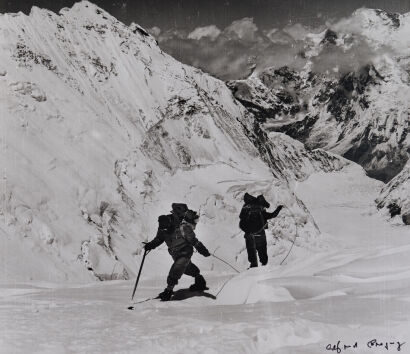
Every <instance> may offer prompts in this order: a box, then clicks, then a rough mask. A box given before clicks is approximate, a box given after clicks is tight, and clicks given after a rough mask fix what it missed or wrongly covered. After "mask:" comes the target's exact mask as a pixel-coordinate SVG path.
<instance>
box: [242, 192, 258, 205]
mask: <svg viewBox="0 0 410 354" xmlns="http://www.w3.org/2000/svg"><path fill="white" fill-rule="evenodd" d="M243 201H244V202H245V204H253V203H255V202H256V198H255V197H254V196H253V195H250V194H249V193H245V195H244V196H243Z"/></svg>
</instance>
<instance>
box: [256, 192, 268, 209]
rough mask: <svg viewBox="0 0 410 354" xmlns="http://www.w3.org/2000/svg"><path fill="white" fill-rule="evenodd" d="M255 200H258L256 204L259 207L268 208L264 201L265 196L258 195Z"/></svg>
mask: <svg viewBox="0 0 410 354" xmlns="http://www.w3.org/2000/svg"><path fill="white" fill-rule="evenodd" d="M256 200H257V201H258V204H259V205H260V206H261V207H264V208H269V207H270V204H269V203H268V202H267V201H266V199H265V197H264V196H263V195H262V194H260V195H258V196H257V197H256Z"/></svg>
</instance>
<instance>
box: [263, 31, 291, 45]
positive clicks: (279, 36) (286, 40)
mask: <svg viewBox="0 0 410 354" xmlns="http://www.w3.org/2000/svg"><path fill="white" fill-rule="evenodd" d="M264 34H265V35H266V37H268V38H269V39H270V41H271V42H272V43H274V44H281V45H286V44H291V43H293V42H294V39H293V37H292V36H291V35H289V34H288V33H286V32H284V31H282V30H280V29H278V28H273V29H271V30H268V31H265V32H264Z"/></svg>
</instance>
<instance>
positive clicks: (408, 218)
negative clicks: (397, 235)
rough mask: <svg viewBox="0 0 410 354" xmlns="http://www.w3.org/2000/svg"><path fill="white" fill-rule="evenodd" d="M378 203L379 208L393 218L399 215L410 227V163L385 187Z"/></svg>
mask: <svg viewBox="0 0 410 354" xmlns="http://www.w3.org/2000/svg"><path fill="white" fill-rule="evenodd" d="M376 202H377V206H378V208H385V209H386V210H387V211H388V212H389V213H390V216H391V217H394V216H397V215H398V216H400V217H401V219H402V220H403V222H404V223H405V224H406V225H410V162H408V163H407V164H406V166H405V167H404V168H403V170H402V171H401V172H400V173H399V174H398V175H397V176H396V177H394V178H393V179H392V180H391V181H390V182H389V183H388V184H387V185H385V186H384V187H383V189H382V190H381V192H380V196H379V197H378V199H377V200H376Z"/></svg>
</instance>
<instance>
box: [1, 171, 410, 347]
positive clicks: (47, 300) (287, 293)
mask: <svg viewBox="0 0 410 354" xmlns="http://www.w3.org/2000/svg"><path fill="white" fill-rule="evenodd" d="M381 186H382V184H381V183H380V182H377V181H374V180H371V179H369V178H368V177H366V176H365V174H364V172H363V170H362V169H361V168H359V167H357V166H350V167H347V168H345V169H343V170H342V171H341V172H335V173H327V174H325V173H315V174H313V175H311V176H310V177H309V178H308V179H307V180H306V181H304V182H301V183H298V185H297V195H298V196H299V197H300V198H301V199H302V200H303V202H304V203H305V204H306V205H307V206H308V208H309V209H310V210H311V211H312V214H313V216H314V218H315V220H316V221H317V223H318V226H319V227H320V229H321V230H322V231H323V232H324V233H326V234H327V239H329V240H331V249H327V250H326V251H323V252H320V253H317V252H314V253H312V254H310V255H308V254H306V252H305V250H304V249H303V248H302V247H299V245H300V244H301V242H302V240H301V238H302V237H303V236H300V237H299V238H298V239H297V241H296V246H295V247H294V248H293V250H292V253H291V255H290V256H289V258H288V259H287V260H286V262H285V263H284V265H282V266H279V265H275V264H271V265H269V266H267V267H263V268H257V269H252V270H249V271H244V272H242V273H241V274H240V275H237V274H236V273H231V272H230V270H229V269H227V271H226V272H220V271H211V272H207V273H206V274H205V276H206V278H207V280H208V283H209V285H210V290H209V291H208V292H207V293H205V294H204V296H195V297H188V298H187V296H188V295H187V293H186V292H184V291H183V290H181V289H183V288H185V287H186V286H188V285H189V284H190V279H188V277H184V278H183V279H182V282H181V284H180V285H179V286H178V288H177V290H179V291H178V293H177V298H179V299H184V300H183V301H171V302H167V303H161V302H159V301H151V302H145V303H141V304H138V305H136V310H135V311H129V310H127V309H126V306H127V305H128V300H129V297H130V294H131V290H132V286H133V284H132V282H128V281H113V282H108V283H94V284H92V285H87V286H84V285H74V284H72V285H68V284H65V285H61V284H60V285H57V284H53V283H45V282H43V283H38V282H31V283H24V282H23V283H3V284H2V285H1V289H0V307H1V312H0V314H1V317H0V333H1V337H0V341H1V345H0V348H1V349H0V352H1V353H11V352H12V353H27V352H31V353H69V352H76V353H81V352H99V353H113V352H115V353H192V352H196V353H281V354H283V353H292V354H293V353H304V354H306V353H311V354H317V353H322V352H326V347H327V346H329V345H330V346H331V347H333V346H334V347H335V350H336V348H337V346H338V342H339V341H340V342H339V346H340V347H341V348H342V349H341V350H343V346H344V345H352V346H353V345H354V344H355V343H356V342H357V346H358V348H357V349H355V352H358V353H374V352H385V350H386V349H385V348H384V347H383V348H382V347H377V348H375V344H374V342H372V340H374V339H376V340H377V343H379V344H380V343H383V345H386V342H387V346H388V348H389V350H388V352H398V350H399V349H400V352H403V353H406V352H408V351H409V345H410V344H409V343H410V337H409V333H410V331H409V329H410V321H409V316H408V314H409V313H410V301H409V300H410V298H409V292H410V266H409V263H408V258H409V256H410V248H409V246H408V236H409V235H408V230H407V228H406V227H405V226H395V225H392V224H390V223H387V222H386V221H385V220H384V218H383V217H381V216H380V214H379V213H378V212H377V209H376V207H375V205H374V203H373V200H374V199H375V198H376V196H377V193H378V190H379V189H380V187H381ZM155 252H159V251H155ZM286 252H287V249H286V250H284V252H283V253H282V255H281V256H282V257H283V256H284V255H285V254H286ZM302 254H303V255H304V257H301V255H302ZM150 257H152V255H151V254H150V255H149V256H148V258H150ZM165 276H166V275H165V273H164V274H158V276H156V277H152V276H150V275H145V276H144V277H143V279H142V282H141V284H140V287H139V288H138V289H137V293H136V298H137V299H144V298H145V297H148V296H153V295H156V294H157V293H158V292H159V291H160V290H162V288H163V284H164V281H165ZM226 281H227V282H226ZM218 292H219V294H218V295H217V296H216V299H215V296H214V295H216V294H217V293H218ZM372 343H373V344H372ZM369 346H370V347H369ZM348 350H351V351H353V349H352V348H350V349H347V350H346V352H348Z"/></svg>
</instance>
